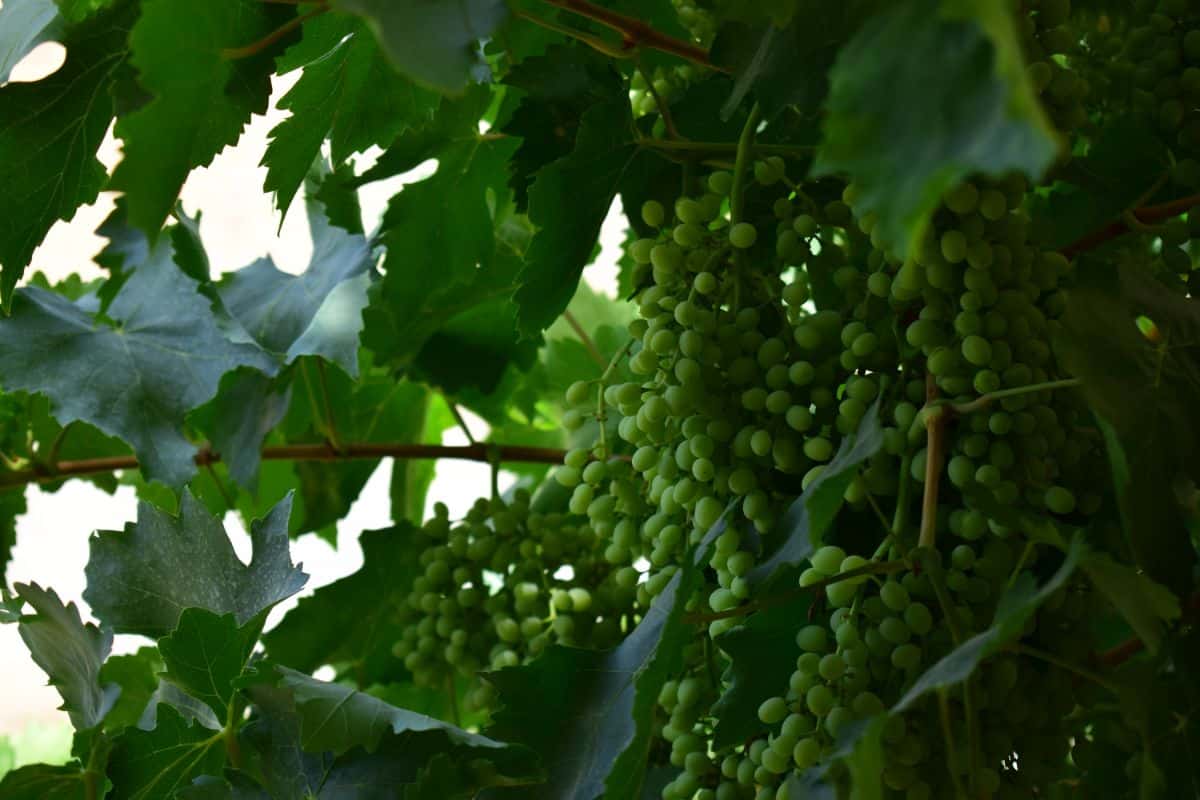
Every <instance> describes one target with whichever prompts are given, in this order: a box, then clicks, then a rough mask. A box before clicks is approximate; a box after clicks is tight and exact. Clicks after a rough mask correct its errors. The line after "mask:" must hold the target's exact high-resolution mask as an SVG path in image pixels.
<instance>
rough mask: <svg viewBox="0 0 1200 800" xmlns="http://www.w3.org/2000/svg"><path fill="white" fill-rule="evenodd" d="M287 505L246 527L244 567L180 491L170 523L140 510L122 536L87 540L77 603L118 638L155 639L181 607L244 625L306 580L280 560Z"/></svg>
mask: <svg viewBox="0 0 1200 800" xmlns="http://www.w3.org/2000/svg"><path fill="white" fill-rule="evenodd" d="M291 505H292V504H291V501H290V499H287V500H284V501H283V502H281V503H279V504H278V505H277V506H275V508H273V509H272V510H271V512H270V513H269V514H268V515H267V517H266V518H265V519H263V520H259V521H256V522H255V523H254V524H253V525H252V526H251V529H250V538H251V541H252V542H253V545H254V554H253V557H252V558H251V560H250V563H249V565H246V564H243V563H242V562H241V561H240V560H238V557H237V554H236V553H234V551H233V546H232V545H231V544H230V542H229V538H228V536H227V535H226V534H225V530H224V528H223V527H222V526H221V522H220V520H218V519H216V518H214V517H212V516H211V515H209V513H208V512H207V511H206V510H205V509H204V507H203V506H201V505H200V503H199V501H197V500H196V499H195V498H194V497H193V496H192V494H191V492H188V491H184V493H183V500H182V504H181V510H180V516H178V517H172V516H169V515H168V514H166V513H164V512H162V511H160V510H158V509H157V508H155V507H154V506H152V505H150V504H149V503H142V504H141V505H140V506H139V508H138V521H137V522H136V523H129V524H127V525H126V526H125V530H124V532H119V531H100V532H99V533H98V534H96V535H95V536H94V537H92V540H91V556H90V558H89V559H88V564H87V579H88V585H87V589H86V590H85V591H84V599H85V600H87V602H88V603H89V604H90V605H91V607H92V610H93V613H95V614H96V616H97V617H98V618H99V619H100V620H102V621H103V622H104V623H105V624H108V625H111V626H112V627H113V629H114V630H116V631H117V632H118V633H140V634H142V635H145V636H162V635H164V634H167V633H170V632H171V631H172V630H173V629H174V628H175V625H176V624H177V623H178V621H179V615H180V614H181V613H183V610H184V609H186V608H203V609H207V610H209V611H212V612H214V613H218V614H226V613H232V614H233V615H234V616H235V617H236V618H237V621H238V624H239V625H245V624H246V623H247V622H248V621H249V620H250V619H252V618H253V617H255V616H257V615H258V614H260V613H262V612H263V611H265V610H267V609H269V608H271V607H272V606H273V605H275V604H276V603H278V602H279V601H280V600H283V599H284V598H286V597H290V596H291V595H293V594H295V593H296V592H298V591H300V589H301V587H302V586H304V582H305V580H307V578H308V576H307V575H305V574H304V573H303V572H301V571H300V569H299V568H297V567H295V566H293V565H292V561H291V557H290V555H289V553H288V534H287V524H288V515H289V514H290V513H291Z"/></svg>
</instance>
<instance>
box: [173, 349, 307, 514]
mask: <svg viewBox="0 0 1200 800" xmlns="http://www.w3.org/2000/svg"><path fill="white" fill-rule="evenodd" d="M280 383H281V380H280V379H278V378H270V377H268V376H266V375H263V374H262V373H261V372H258V371H257V370H251V369H239V370H237V371H236V372H234V373H232V374H229V375H226V376H225V377H224V378H223V379H222V380H221V388H220V389H219V390H218V392H217V396H216V397H215V398H213V400H212V402H210V403H208V404H207V405H205V406H204V407H203V408H201V409H200V410H198V411H197V412H196V414H194V415H192V416H191V417H190V418H189V422H191V423H192V424H193V425H195V426H196V427H198V428H199V429H200V430H203V431H206V432H208V434H209V435H208V440H209V442H211V443H212V448H213V450H214V451H216V452H217V453H220V454H221V460H222V461H223V462H224V463H225V465H226V466H227V467H228V468H229V474H230V475H231V476H232V477H233V479H234V480H235V481H237V483H238V485H239V486H244V487H246V488H247V489H249V490H251V491H253V490H254V488H255V487H256V486H257V484H258V469H259V465H260V456H261V451H262V446H263V442H264V441H265V440H266V438H267V435H268V434H269V433H270V432H271V431H272V430H274V429H275V427H276V426H277V425H279V423H280V422H282V421H283V418H284V416H285V415H286V414H287V411H288V406H289V405H290V404H291V402H292V387H291V384H290V383H283V385H282V386H281V385H280Z"/></svg>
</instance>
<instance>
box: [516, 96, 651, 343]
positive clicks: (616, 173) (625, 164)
mask: <svg viewBox="0 0 1200 800" xmlns="http://www.w3.org/2000/svg"><path fill="white" fill-rule="evenodd" d="M632 131H633V127H632V120H631V118H630V112H629V101H628V100H627V99H626V98H624V97H622V96H620V95H614V96H613V97H611V98H607V99H606V101H605V102H603V103H597V104H595V105H593V106H592V107H591V108H590V109H588V110H587V111H586V112H585V113H584V115H583V118H582V119H581V120H580V123H579V134H578V137H577V138H576V141H575V149H574V150H572V151H571V154H570V155H568V156H566V157H564V158H560V159H559V160H558V161H555V162H553V163H552V164H550V165H548V166H546V167H544V168H543V169H541V170H540V171H539V172H538V174H537V178H536V180H535V181H534V183H533V186H532V187H531V188H530V190H529V218H530V220H532V222H533V223H534V224H535V225H536V226H538V232H537V233H536V234H534V237H533V240H532V241H531V242H530V244H529V250H528V251H527V252H526V253H525V267H524V269H522V270H521V275H520V287H519V288H518V289H517V293H516V303H517V306H518V325H519V328H520V330H521V333H522V335H523V336H526V337H533V336H536V335H538V334H539V333H541V331H542V330H544V329H545V328H546V327H547V326H549V325H550V323H552V322H553V321H554V320H555V319H557V317H558V315H559V314H561V313H562V311H563V309H565V308H566V307H567V304H568V303H569V302H570V301H571V297H572V296H573V295H574V294H575V287H576V286H577V285H578V284H579V279H580V277H581V276H582V275H583V268H584V266H586V265H587V263H588V262H589V261H590V260H591V258H592V254H593V247H594V245H595V242H596V237H597V236H599V234H600V226H601V225H602V224H603V223H604V218H605V217H606V216H607V215H608V209H609V207H610V206H611V205H612V201H613V198H614V197H616V195H617V191H618V190H619V189H620V186H621V183H622V181H623V180H624V178H625V176H626V174H630V173H636V172H637V171H638V170H639V169H641V166H639V165H641V164H642V163H643V159H646V158H650V156H649V155H648V154H646V153H644V152H643V151H640V150H639V149H638V147H637V145H636V144H634V142H633V139H632V136H631V134H632Z"/></svg>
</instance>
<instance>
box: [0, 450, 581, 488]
mask: <svg viewBox="0 0 1200 800" xmlns="http://www.w3.org/2000/svg"><path fill="white" fill-rule="evenodd" d="M565 455H566V453H565V452H564V451H563V450H557V449H554V448H551V447H525V446H522V445H495V444H488V443H486V442H476V443H475V444H466V445H441V444H398V443H390V442H358V443H346V444H343V445H342V447H341V450H340V451H339V450H335V449H334V448H333V447H332V446H330V444H329V443H328V442H322V443H320V444H284V445H272V446H269V447H264V448H263V450H262V460H263V461H354V460H361V459H375V458H398V459H440V458H449V459H458V460H462V461H482V462H484V463H485V464H486V463H491V462H492V461H493V460H494V459H495V458H497V457H498V458H499V460H500V461H521V462H525V463H530V464H558V463H561V462H562V459H563V457H564V456H565ZM220 460H221V454H220V453H217V452H215V451H213V450H208V449H202V450H201V451H200V452H199V453H197V454H196V464H197V465H198V466H201V467H205V466H208V465H210V464H215V463H217V462H218V461H220ZM138 467H139V464H138V460H137V458H136V457H135V456H106V457H102V458H85V459H78V460H71V461H59V462H58V463H57V464H55V465H54V469H53V471H52V472H51V473H47V472H45V471H39V470H36V469H24V470H17V471H14V472H10V473H8V474H7V475H4V476H3V477H0V491H3V490H7V489H13V488H16V487H18V486H25V485H27V484H30V483H51V482H53V481H56V480H61V479H62V478H65V477H69V476H73V475H98V474H101V473H105V472H118V471H120V470H125V469H138Z"/></svg>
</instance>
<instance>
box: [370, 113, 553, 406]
mask: <svg viewBox="0 0 1200 800" xmlns="http://www.w3.org/2000/svg"><path fill="white" fill-rule="evenodd" d="M482 99H485V98H484V97H483V96H482V95H470V96H468V98H467V99H466V100H464V101H457V102H454V103H444V104H443V107H442V110H441V111H440V112H439V116H438V117H437V118H436V119H435V123H434V126H433V128H432V129H431V132H430V133H429V139H428V140H427V139H426V138H425V137H424V136H417V137H402V139H401V141H400V142H398V143H397V146H396V147H393V148H392V149H391V150H389V154H390V155H389V154H385V155H384V156H382V157H381V159H380V162H379V163H378V164H376V167H381V165H386V167H385V168H384V169H385V170H386V171H387V172H391V171H392V170H393V169H397V168H398V169H401V170H403V169H407V168H410V167H411V166H413V165H415V164H416V163H420V162H421V161H424V160H425V159H427V158H436V159H437V160H438V169H437V172H435V173H434V174H433V175H432V176H431V177H429V178H427V179H425V180H423V181H420V182H418V183H414V184H411V185H408V186H405V187H404V189H403V190H401V192H400V193H399V194H397V195H396V196H395V197H393V198H392V200H391V201H390V202H389V204H388V209H387V213H386V214H385V215H384V220H383V227H384V229H385V234H384V245H385V246H386V247H387V250H388V255H387V260H386V261H385V264H384V273H385V274H384V278H383V281H382V282H381V286H380V289H379V291H378V294H377V295H376V296H375V297H374V298H373V299H372V302H371V305H370V306H368V307H367V309H366V311H365V312H364V318H365V320H366V330H365V331H364V334H363V342H364V344H366V345H367V346H368V347H369V348H370V349H371V350H372V351H373V352H374V353H375V354H376V355H377V356H378V358H379V359H380V361H381V362H385V363H390V364H393V365H395V366H396V367H398V368H400V369H408V368H415V369H416V371H417V373H418V374H420V375H421V377H422V378H424V379H427V380H428V381H429V382H431V383H433V384H435V385H437V386H439V387H441V388H443V389H445V390H446V391H447V392H449V393H451V394H455V393H457V392H458V391H460V390H461V389H462V388H464V387H467V386H470V387H472V388H477V389H479V390H481V391H484V392H487V391H491V390H492V389H494V388H495V387H496V385H497V383H498V382H499V380H500V377H501V376H502V375H503V372H504V369H505V366H506V365H507V364H508V363H509V362H510V361H512V360H516V361H518V362H524V363H525V364H526V365H527V364H528V363H529V362H530V361H531V360H532V357H533V355H534V352H535V350H536V346H535V345H533V344H531V343H519V342H518V341H517V333H516V323H515V311H514V309H513V306H512V302H511V300H510V297H511V294H512V291H513V288H514V286H515V284H516V280H517V273H518V271H519V270H520V268H521V262H520V254H519V252H517V251H516V250H514V247H515V246H519V244H520V243H519V242H516V243H515V244H514V243H513V242H512V241H511V240H502V239H500V238H498V235H497V231H498V230H500V231H501V232H503V228H502V225H503V223H504V222H506V221H512V217H511V207H510V206H509V205H508V203H507V195H508V189H507V186H506V181H507V161H508V158H509V156H510V155H511V153H512V151H513V149H514V148H515V147H516V143H515V142H514V141H513V140H511V139H504V138H501V139H494V138H489V137H484V136H482V135H481V134H480V133H479V131H478V119H479V117H478V115H479V114H481V113H482V111H483V107H482V105H481V104H480V100H482ZM406 139H411V141H405V140H406ZM493 209H495V216H494V215H493ZM513 224H519V223H517V222H515V221H513ZM518 232H519V228H518Z"/></svg>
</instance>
